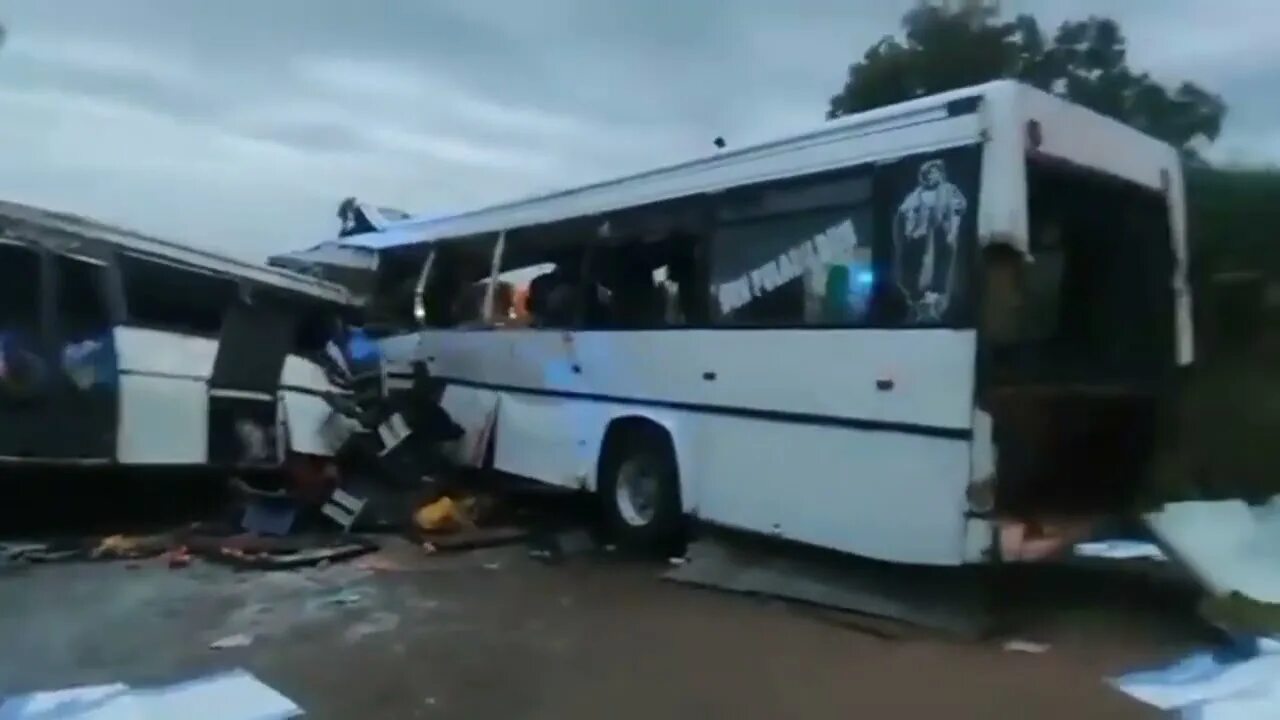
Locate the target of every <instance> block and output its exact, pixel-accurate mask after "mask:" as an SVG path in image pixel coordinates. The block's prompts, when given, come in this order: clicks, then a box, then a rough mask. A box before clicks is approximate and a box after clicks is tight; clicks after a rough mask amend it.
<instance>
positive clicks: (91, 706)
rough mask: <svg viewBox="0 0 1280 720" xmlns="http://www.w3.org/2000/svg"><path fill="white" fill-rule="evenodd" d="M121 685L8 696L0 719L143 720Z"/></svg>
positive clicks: (125, 686) (1, 709) (130, 697)
mask: <svg viewBox="0 0 1280 720" xmlns="http://www.w3.org/2000/svg"><path fill="white" fill-rule="evenodd" d="M130 692H131V691H130V690H129V686H128V685H125V684H124V683H114V684H111V685H85V686H81V687H73V688H66V689H64V690H46V691H42V692H34V693H29V694H27V695H20V696H17V697H11V698H9V699H7V700H5V701H4V703H3V704H0V720H143V717H142V715H140V714H139V711H138V707H137V704H136V703H135V702H134V700H133V696H132V695H131V694H130Z"/></svg>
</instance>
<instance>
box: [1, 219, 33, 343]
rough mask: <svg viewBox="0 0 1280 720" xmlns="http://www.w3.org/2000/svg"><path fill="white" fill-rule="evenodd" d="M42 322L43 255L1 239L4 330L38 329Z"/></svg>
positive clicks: (2, 318) (23, 330) (10, 331)
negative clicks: (41, 264)
mask: <svg viewBox="0 0 1280 720" xmlns="http://www.w3.org/2000/svg"><path fill="white" fill-rule="evenodd" d="M39 326H40V256H39V255H38V254H37V253H36V252H35V251H34V250H32V249H31V248H29V247H26V246H25V245H18V244H16V243H10V242H6V241H3V240H0V333H12V332H18V331H20V332H22V333H24V334H30V333H34V332H35V331H36V330H37V328H39Z"/></svg>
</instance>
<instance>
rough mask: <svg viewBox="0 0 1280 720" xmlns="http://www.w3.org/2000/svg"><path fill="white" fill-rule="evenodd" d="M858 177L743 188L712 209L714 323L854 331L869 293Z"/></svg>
mask: <svg viewBox="0 0 1280 720" xmlns="http://www.w3.org/2000/svg"><path fill="white" fill-rule="evenodd" d="M870 198H871V183H870V180H869V178H866V177H853V178H845V179H841V180H835V181H831V180H827V181H821V182H818V183H815V182H813V181H809V182H807V183H805V184H800V185H797V184H795V183H788V184H785V185H783V186H779V187H771V188H765V189H763V190H762V189H748V190H745V191H741V192H738V193H735V194H733V195H732V196H730V197H729V198H727V199H726V201H725V202H724V203H723V204H722V205H721V207H720V208H719V209H718V210H719V212H718V216H719V223H718V227H717V229H716V233H715V236H714V237H713V238H712V241H711V253H710V273H711V275H710V292H711V298H710V300H711V308H712V315H713V317H714V319H715V321H716V322H717V323H719V324H724V325H737V326H748V327H788V326H807V325H845V326H847V325H861V324H865V323H867V322H868V321H869V319H870V315H871V310H872V298H873V295H874V290H875V288H876V269H875V264H874V263H873V257H872V235H871V205H870V202H869V201H870Z"/></svg>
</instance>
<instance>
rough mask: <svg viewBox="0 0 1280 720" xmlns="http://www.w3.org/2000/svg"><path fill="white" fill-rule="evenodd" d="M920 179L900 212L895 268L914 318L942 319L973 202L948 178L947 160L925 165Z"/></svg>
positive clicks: (895, 228) (896, 221) (895, 226)
mask: <svg viewBox="0 0 1280 720" xmlns="http://www.w3.org/2000/svg"><path fill="white" fill-rule="evenodd" d="M917 178H918V184H917V185H916V187H915V188H914V189H913V190H912V191H911V192H910V193H908V194H907V196H906V197H905V198H903V200H902V203H901V204H900V205H899V206H898V211H897V213H896V214H895V216H894V221H893V247H894V258H895V262H894V272H895V274H896V277H897V282H898V285H899V287H901V289H902V292H903V293H904V295H905V296H906V299H907V300H908V302H909V304H910V307H911V318H910V319H911V321H912V322H936V321H939V320H941V319H942V316H943V314H944V313H945V312H946V310H947V305H948V304H949V303H950V301H951V283H952V280H953V276H954V273H955V261H956V243H957V240H958V236H959V234H960V223H961V221H962V220H963V219H964V214H965V212H966V211H967V210H968V207H969V202H968V201H967V200H966V199H965V197H964V193H962V192H961V191H960V188H958V187H956V186H955V185H953V184H952V183H950V182H948V181H947V166H946V164H945V163H944V162H943V161H942V160H939V159H936V158H935V159H932V160H927V161H925V162H924V163H922V164H921V165H920V170H919V172H918V174H917Z"/></svg>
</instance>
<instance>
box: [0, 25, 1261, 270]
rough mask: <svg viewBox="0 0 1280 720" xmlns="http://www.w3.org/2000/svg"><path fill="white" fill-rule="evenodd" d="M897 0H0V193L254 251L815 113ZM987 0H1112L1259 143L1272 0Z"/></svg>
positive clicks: (733, 138) (1152, 50)
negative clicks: (348, 200)
mask: <svg viewBox="0 0 1280 720" xmlns="http://www.w3.org/2000/svg"><path fill="white" fill-rule="evenodd" d="M909 4H910V0H785V1H784V0H684V2H671V3H665V2H659V1H658V0H343V1H341V2H339V1H338V0H218V1H216V2H213V1H210V0H109V1H108V0H3V1H0V22H4V23H5V24H6V25H7V26H8V30H9V37H8V42H7V44H6V46H5V47H4V48H3V50H0V197H3V198H5V199H10V200H17V201H21V202H29V203H34V204H39V205H44V206H48V207H53V208H58V209H65V210H70V211H74V212H79V213H83V214H87V215H92V216H95V217H98V218H100V219H103V220H107V221H110V222H116V223H121V224H124V225H128V226H131V227H134V228H137V229H140V230H144V231H148V232H152V233H157V234H161V235H164V236H167V237H171V238H174V239H178V240H185V241H189V242H192V243H198V244H202V245H206V246H212V247H217V248H219V249H222V250H225V251H228V252H232V253H234V254H238V255H242V256H248V257H255V258H262V257H264V256H266V255H267V254H269V253H272V252H276V251H280V250H282V249H290V248H297V247H303V246H308V245H312V244H314V243H316V242H318V241H320V240H323V239H326V238H327V237H329V236H330V235H332V233H333V232H334V230H335V228H336V222H337V221H336V218H335V217H334V212H335V209H336V206H337V203H338V201H339V200H340V199H341V198H343V197H345V196H347V195H356V196H358V197H360V198H361V199H363V200H368V201H371V202H375V203H379V204H387V205H392V206H397V207H401V208H403V209H405V210H409V211H414V212H447V211H451V210H460V209H465V208H469V207H473V206H476V205H478V204H484V203H487V202H491V201H495V200H501V199H504V198H508V197H511V196H513V195H524V194H528V193H531V192H538V191H544V190H548V189H554V188H558V187H564V186H567V185H573V184H577V183H580V182H585V181H590V180H595V179H603V178H605V177H609V176H613V175H618V174H621V173H625V172H630V171H635V170H639V169H644V168H646V167H649V166H652V165H656V164H661V163H666V162H671V161H675V160H680V159H685V158H688V157H690V156H692V155H701V154H705V153H706V152H708V151H710V150H711V149H712V147H711V140H712V139H713V138H714V137H715V136H717V135H724V136H725V137H726V138H727V139H728V140H729V142H730V143H732V144H734V145H739V146H740V145H743V144H746V143H748V142H752V141H756V140H761V139H766V138H769V137H771V136H775V135H779V134H784V133H787V132H790V131H794V130H797V129H804V128H807V127H812V126H814V125H816V124H818V123H820V122H821V121H822V117H823V113H824V112H825V110H826V104H827V99H828V98H829V97H830V96H831V94H832V93H834V92H835V91H836V90H837V89H838V88H839V86H840V85H841V82H842V80H843V78H844V75H845V72H846V67H847V65H848V63H849V62H850V60H851V59H853V58H854V57H856V56H857V55H859V54H860V53H861V52H862V50H863V49H864V48H865V47H866V46H867V45H868V44H869V43H871V42H873V41H874V40H875V39H876V38H878V37H880V36H882V35H884V34H886V33H890V32H893V31H895V30H896V24H897V19H898V17H899V16H900V15H901V13H902V10H903V9H904V8H905V7H906V6H907V5H909ZM1004 5H1005V7H1006V10H1007V11H1008V12H1020V11H1029V12H1032V13H1034V14H1036V15H1037V16H1038V17H1040V19H1041V21H1042V22H1043V23H1045V24H1047V25H1050V26H1056V24H1057V23H1058V22H1060V21H1061V20H1062V19H1064V16H1065V14H1066V12H1067V11H1068V10H1070V13H1071V15H1073V16H1084V15H1087V14H1089V13H1090V12H1098V13H1102V12H1109V13H1110V14H1111V15H1113V16H1114V17H1117V18H1118V19H1119V20H1120V21H1121V23H1122V24H1123V26H1124V28H1125V30H1126V31H1127V33H1128V35H1129V39H1130V56H1131V63H1132V64H1134V65H1135V66H1138V67H1142V68H1145V69H1148V70H1151V71H1153V72H1154V73H1156V74H1157V75H1159V76H1160V77H1161V78H1167V79H1170V80H1176V79H1181V78H1189V79H1193V80H1195V81H1197V82H1200V83H1202V84H1204V85H1205V86H1207V87H1208V88H1210V89H1212V90H1215V91H1217V92H1220V93H1222V94H1223V95H1225V97H1226V98H1227V100H1228V102H1229V103H1230V106H1231V116H1230V118H1229V121H1228V124H1227V129H1226V132H1225V133H1224V135H1223V137H1222V139H1221V140H1220V141H1219V143H1218V146H1217V147H1216V148H1215V154H1216V155H1217V156H1218V157H1219V158H1227V159H1231V160H1234V161H1242V162H1280V122H1278V119H1280V22H1277V20H1276V12H1277V8H1276V6H1275V0H1125V2H1116V1H1115V0H1073V1H1072V2H1066V1H1065V0H1005V2H1004ZM1114 8H1122V9H1114Z"/></svg>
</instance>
